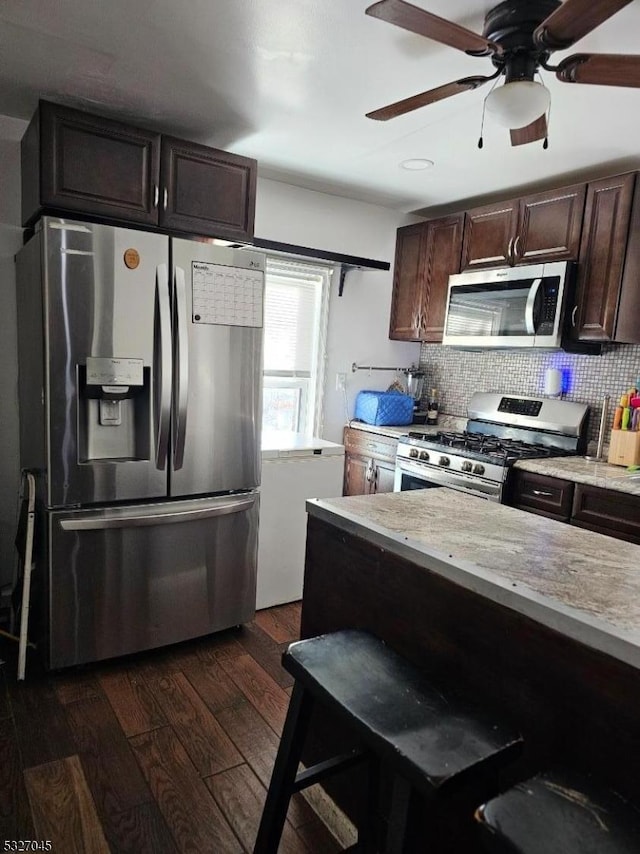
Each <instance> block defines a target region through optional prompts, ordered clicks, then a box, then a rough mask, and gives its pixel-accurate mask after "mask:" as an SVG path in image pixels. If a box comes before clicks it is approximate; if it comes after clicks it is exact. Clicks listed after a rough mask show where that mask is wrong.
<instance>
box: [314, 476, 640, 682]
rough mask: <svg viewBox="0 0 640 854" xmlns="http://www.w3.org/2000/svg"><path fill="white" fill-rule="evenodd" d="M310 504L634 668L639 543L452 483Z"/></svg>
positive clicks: (637, 662)
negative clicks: (507, 503) (525, 509)
mask: <svg viewBox="0 0 640 854" xmlns="http://www.w3.org/2000/svg"><path fill="white" fill-rule="evenodd" d="M307 511H308V513H309V514H310V515H312V516H315V517H317V518H319V519H322V520H324V521H326V522H330V523H331V524H332V525H334V526H336V527H338V528H341V529H343V530H345V531H347V532H348V533H352V534H355V535H356V536H359V537H361V538H363V539H365V540H367V541H369V542H371V543H372V544H374V545H377V546H381V547H382V548H384V549H386V550H388V551H389V552H391V553H393V554H396V555H398V556H399V557H402V558H405V559H407V560H409V561H411V562H413V563H415V564H416V565H417V566H421V567H424V568H425V569H428V570H430V571H432V572H435V573H437V574H439V575H441V576H442V577H444V578H446V579H448V580H450V581H452V582H454V583H456V584H458V585H460V586H461V587H463V588H466V589H467V590H471V591H473V592H474V593H479V594H481V595H483V596H486V597H487V598H488V599H490V600H492V601H494V602H496V603H498V604H501V605H503V606H506V607H508V608H510V609H512V610H514V611H517V612H518V613H520V614H523V615H525V616H527V617H530V618H532V619H534V620H537V621H538V622H540V623H541V624H543V625H545V626H547V627H548V628H551V629H553V630H555V631H558V632H561V633H562V634H565V635H566V636H567V637H571V638H573V639H574V640H577V641H579V642H580V643H583V644H586V645H587V646H590V647H591V648H593V649H597V650H599V651H601V652H604V653H606V654H608V655H611V656H613V657H615V658H617V659H619V660H621V661H624V662H626V663H627V664H631V665H632V666H634V667H637V668H639V669H640V546H637V545H633V544H631V543H625V542H622V541H619V540H615V539H613V538H611V537H606V536H604V535H602V534H597V533H594V532H592V531H586V530H583V529H579V528H576V527H573V526H571V525H566V524H563V523H560V522H555V521H552V520H550V519H546V518H544V517H541V516H536V515H533V514H529V513H525V512H523V511H521V510H517V509H515V508H511V507H505V506H503V505H500V504H495V503H493V502H489V501H483V500H481V499H478V498H475V497H470V496H466V495H463V494H462V493H459V492H455V491H453V490H449V489H424V490H413V491H408V492H398V493H386V494H379V495H368V496H351V497H344V498H335V499H314V500H310V501H307Z"/></svg>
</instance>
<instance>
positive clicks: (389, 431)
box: [346, 415, 467, 439]
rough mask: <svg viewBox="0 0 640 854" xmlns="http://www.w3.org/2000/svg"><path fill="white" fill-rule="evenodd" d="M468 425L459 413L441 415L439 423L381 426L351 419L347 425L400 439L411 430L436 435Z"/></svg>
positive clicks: (458, 429)
mask: <svg viewBox="0 0 640 854" xmlns="http://www.w3.org/2000/svg"><path fill="white" fill-rule="evenodd" d="M466 425H467V419H466V418H461V417H459V416H457V415H440V416H439V417H438V423H437V424H405V425H404V426H402V427H397V426H395V425H393V424H389V425H380V426H379V425H377V424H365V423H364V421H349V423H348V424H347V425H346V426H347V427H353V429H354V430H364V431H365V432H367V433H377V434H378V435H380V436H389V437H390V438H391V439H399V438H400V437H401V436H406V435H407V433H408V432H409V431H413V432H416V433H433V434H434V435H435V434H436V433H438V432H439V431H440V430H457V431H460V430H464V428H465V427H466Z"/></svg>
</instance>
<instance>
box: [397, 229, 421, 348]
mask: <svg viewBox="0 0 640 854" xmlns="http://www.w3.org/2000/svg"><path fill="white" fill-rule="evenodd" d="M426 239H427V223H424V222H420V223H417V224H416V225H407V226H404V228H399V229H398V236H397V238H396V257H395V264H394V272H393V296H392V299H391V319H390V322H389V338H393V339H396V340H399V341H419V340H420V336H421V333H422V318H423V314H424V310H425V298H426V289H425V279H424V275H425V251H426Z"/></svg>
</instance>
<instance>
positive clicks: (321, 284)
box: [263, 258, 332, 433]
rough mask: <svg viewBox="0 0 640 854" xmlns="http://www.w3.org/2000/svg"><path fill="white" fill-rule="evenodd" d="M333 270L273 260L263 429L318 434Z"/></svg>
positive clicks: (267, 284) (269, 279)
mask: <svg viewBox="0 0 640 854" xmlns="http://www.w3.org/2000/svg"><path fill="white" fill-rule="evenodd" d="M331 272H332V268H331V267H329V266H325V265H319V264H314V263H306V262H302V261H300V262H298V261H288V260H283V259H280V258H267V265H266V278H265V312H264V396H263V428H265V429H275V430H294V431H297V432H298V431H299V432H307V433H318V432H319V431H320V427H321V408H322V390H323V386H324V362H325V339H326V326H327V318H328V301H329V285H330V280H331Z"/></svg>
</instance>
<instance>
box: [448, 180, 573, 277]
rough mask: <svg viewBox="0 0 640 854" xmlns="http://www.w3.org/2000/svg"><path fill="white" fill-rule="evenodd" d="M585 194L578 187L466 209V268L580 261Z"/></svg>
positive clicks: (464, 250) (464, 252)
mask: <svg viewBox="0 0 640 854" xmlns="http://www.w3.org/2000/svg"><path fill="white" fill-rule="evenodd" d="M585 193H586V186H585V185H584V184H577V185H575V186H572V187H563V188H561V189H558V190H547V191H545V192H543V193H535V194H533V195H530V196H524V197H522V198H520V199H513V200H511V201H507V202H500V203H497V204H492V205H485V206H484V207H481V208H474V209H472V210H470V211H467V214H466V217H465V228H464V241H463V248H462V263H461V267H462V269H463V270H473V269H475V268H481V267H499V266H502V265H507V264H508V265H511V266H513V265H516V264H535V263H538V262H543V261H575V260H577V258H578V254H579V251H580V234H581V227H582V214H583V210H584V204H585Z"/></svg>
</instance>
